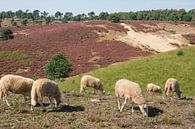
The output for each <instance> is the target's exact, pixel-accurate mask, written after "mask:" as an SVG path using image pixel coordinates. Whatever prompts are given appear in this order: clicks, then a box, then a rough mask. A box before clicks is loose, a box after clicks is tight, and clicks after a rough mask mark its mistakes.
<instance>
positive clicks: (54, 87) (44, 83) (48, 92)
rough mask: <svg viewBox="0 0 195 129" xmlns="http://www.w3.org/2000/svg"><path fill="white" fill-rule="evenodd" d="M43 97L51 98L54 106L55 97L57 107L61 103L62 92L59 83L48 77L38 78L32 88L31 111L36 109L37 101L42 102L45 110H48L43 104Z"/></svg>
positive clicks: (42, 107)
mask: <svg viewBox="0 0 195 129" xmlns="http://www.w3.org/2000/svg"><path fill="white" fill-rule="evenodd" d="M43 97H48V98H49V101H50V104H51V106H52V107H53V104H52V99H54V103H55V107H57V106H58V105H59V104H60V103H61V92H60V89H59V87H58V84H57V83H56V82H54V81H51V80H49V79H46V78H42V79H38V80H36V81H35V82H34V84H33V86H32V90H31V111H34V108H33V107H34V106H35V105H36V104H37V102H38V103H39V104H40V106H41V109H42V110H43V111H45V110H46V109H45V107H44V106H43V104H42V102H43ZM38 100H39V101H38Z"/></svg>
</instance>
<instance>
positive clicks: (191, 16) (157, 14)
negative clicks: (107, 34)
mask: <svg viewBox="0 0 195 129" xmlns="http://www.w3.org/2000/svg"><path fill="white" fill-rule="evenodd" d="M6 18H10V19H17V18H18V19H21V20H22V23H23V24H25V23H26V22H27V21H28V20H29V19H31V20H32V21H34V20H44V21H45V22H46V24H48V23H50V22H52V21H54V20H58V21H61V22H63V23H66V22H68V21H84V20H113V19H114V20H113V21H114V22H118V21H119V20H160V21H187V22H190V21H192V22H194V23H195V9H192V10H189V11H186V10H185V9H179V10H176V9H164V10H161V9H160V10H148V11H137V12H118V13H108V12H101V13H100V14H99V15H96V14H95V13H94V12H93V11H92V12H89V13H87V14H85V13H82V14H78V15H75V16H74V15H73V13H72V12H65V13H62V12H60V11H57V12H56V13H55V14H54V15H50V14H49V13H48V12H46V11H43V12H41V11H39V10H34V11H33V12H29V10H26V11H22V10H18V11H16V12H12V11H2V12H0V22H2V20H3V19H6ZM13 24H14V22H13Z"/></svg>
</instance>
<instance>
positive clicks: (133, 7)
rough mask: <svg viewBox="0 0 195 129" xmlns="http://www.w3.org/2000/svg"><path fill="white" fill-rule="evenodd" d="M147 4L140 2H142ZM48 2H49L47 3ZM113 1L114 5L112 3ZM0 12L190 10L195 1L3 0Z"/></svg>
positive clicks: (193, 6)
mask: <svg viewBox="0 0 195 129" xmlns="http://www.w3.org/2000/svg"><path fill="white" fill-rule="evenodd" d="M143 2H144V3H145V4H142V5H141V4H140V3H143ZM46 3H47V4H46ZM110 3H112V5H111V4H110ZM1 5H4V6H0V12H2V11H10V10H11V11H13V12H15V11H17V10H22V11H25V10H29V11H30V12H32V11H33V10H40V11H41V12H43V11H46V12H48V13H49V14H50V15H54V14H55V12H57V11H60V12H62V13H65V12H72V13H73V14H74V15H77V14H81V13H85V14H87V13H88V12H91V11H93V12H95V14H96V15H97V14H99V13H100V12H108V13H115V12H130V11H133V12H136V11H143V10H158V9H177V10H178V9H185V10H186V11H189V10H191V9H194V8H195V2H194V1H193V0H185V1H180V2H178V1H177V0H171V1H170V0H159V1H153V0H148V1H147V2H146V1H144V0H137V1H136V2H135V1H132V0H124V1H123V2H121V1H117V0H107V1H103V2H101V1H100V0H93V1H89V0H82V2H81V1H79V0H75V2H72V1H70V0H68V1H63V0H59V1H51V0H49V1H48V0H42V1H37V0H28V1H25V0H15V1H14V4H13V1H11V0H6V1H1Z"/></svg>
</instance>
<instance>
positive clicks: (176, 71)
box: [60, 47, 195, 96]
mask: <svg viewBox="0 0 195 129" xmlns="http://www.w3.org/2000/svg"><path fill="white" fill-rule="evenodd" d="M179 51H180V52H179ZM181 51H182V52H183V54H181V55H180V54H179V53H182V52H181ZM194 51H195V47H188V48H184V49H180V50H176V51H170V52H167V53H160V54H158V55H153V56H149V57H144V58H140V59H135V60H133V61H127V62H123V63H117V64H114V65H110V66H108V67H105V68H101V69H99V70H95V71H91V72H89V73H85V74H91V75H94V76H96V77H98V78H100V79H101V80H102V82H103V84H104V87H105V89H106V91H107V92H111V93H113V90H114V88H113V87H114V84H115V82H116V81H117V80H118V79H121V78H126V79H129V80H132V81H135V82H137V83H138V84H140V85H141V87H142V89H143V90H144V91H145V90H146V85H147V84H148V83H154V84H157V85H159V86H161V87H162V88H163V87H164V84H165V81H166V80H167V79H168V78H176V79H178V80H179V83H180V87H181V90H182V91H183V95H188V96H194V95H195V85H194V84H195V78H194V76H195V65H194V64H195V52H194ZM178 55H180V56H178ZM81 76H82V74H81V75H77V76H74V77H70V78H67V79H66V80H65V81H64V82H62V83H61V84H60V85H61V88H62V89H64V91H79V88H80V78H81Z"/></svg>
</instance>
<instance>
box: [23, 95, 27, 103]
mask: <svg viewBox="0 0 195 129" xmlns="http://www.w3.org/2000/svg"><path fill="white" fill-rule="evenodd" d="M26 100H27V98H26V96H24V104H25V105H26Z"/></svg>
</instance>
